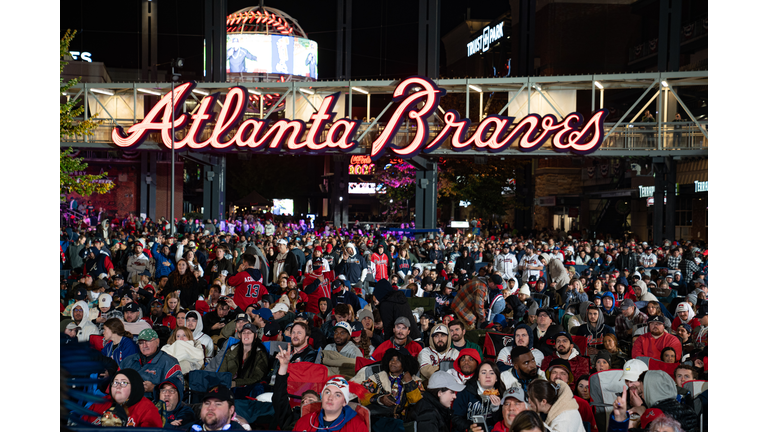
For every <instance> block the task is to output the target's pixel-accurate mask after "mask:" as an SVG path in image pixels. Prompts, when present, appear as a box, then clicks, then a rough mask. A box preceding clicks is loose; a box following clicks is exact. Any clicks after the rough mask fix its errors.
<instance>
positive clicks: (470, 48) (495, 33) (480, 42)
mask: <svg viewBox="0 0 768 432" xmlns="http://www.w3.org/2000/svg"><path fill="white" fill-rule="evenodd" d="M502 36H504V22H500V23H498V24H496V25H495V26H493V27H491V26H485V28H484V29H483V34H481V35H480V36H478V37H476V38H475V39H474V40H472V41H470V42H469V43H468V44H467V57H471V56H472V55H473V54H476V53H477V52H478V51H482V52H486V51H488V49H489V48H490V47H491V44H492V43H494V42H496V41H497V40H499V39H501V38H502Z"/></svg>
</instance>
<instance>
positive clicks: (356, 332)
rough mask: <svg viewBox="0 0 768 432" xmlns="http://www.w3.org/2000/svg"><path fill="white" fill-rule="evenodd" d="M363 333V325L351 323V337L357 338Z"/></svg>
mask: <svg viewBox="0 0 768 432" xmlns="http://www.w3.org/2000/svg"><path fill="white" fill-rule="evenodd" d="M362 333H363V323H361V322H360V321H355V322H353V323H352V337H358V336H360V335H362Z"/></svg>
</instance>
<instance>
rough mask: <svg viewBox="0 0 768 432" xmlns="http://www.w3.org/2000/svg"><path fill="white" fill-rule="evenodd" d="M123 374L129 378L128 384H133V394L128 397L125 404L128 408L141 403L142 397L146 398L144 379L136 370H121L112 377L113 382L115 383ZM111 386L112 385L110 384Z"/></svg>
mask: <svg viewBox="0 0 768 432" xmlns="http://www.w3.org/2000/svg"><path fill="white" fill-rule="evenodd" d="M120 374H123V375H125V377H126V378H128V382H130V383H131V394H130V396H128V400H127V401H126V402H125V405H126V406H133V405H136V404H137V403H139V401H140V400H141V398H142V397H144V379H143V378H142V377H141V375H139V373H138V372H137V371H136V370H134V369H120V371H118V372H117V374H115V375H114V376H113V377H112V382H113V383H114V382H115V377H117V375H120ZM110 384H111V383H110Z"/></svg>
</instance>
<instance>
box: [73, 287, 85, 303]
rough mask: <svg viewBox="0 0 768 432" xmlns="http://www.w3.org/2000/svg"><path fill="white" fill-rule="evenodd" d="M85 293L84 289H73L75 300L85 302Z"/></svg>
mask: <svg viewBox="0 0 768 432" xmlns="http://www.w3.org/2000/svg"><path fill="white" fill-rule="evenodd" d="M85 297H86V291H85V288H77V289H75V300H85Z"/></svg>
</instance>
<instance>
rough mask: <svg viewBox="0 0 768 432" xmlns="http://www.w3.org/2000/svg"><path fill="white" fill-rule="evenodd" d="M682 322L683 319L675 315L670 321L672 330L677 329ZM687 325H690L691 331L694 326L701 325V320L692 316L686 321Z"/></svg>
mask: <svg viewBox="0 0 768 432" xmlns="http://www.w3.org/2000/svg"><path fill="white" fill-rule="evenodd" d="M682 323H683V320H681V319H680V317H679V316H676V317H675V320H674V321H672V330H673V331H677V328H678V327H680V324H682ZM688 325H689V326H691V331H693V330H694V329H696V327H698V326H700V325H701V322H700V321H699V319H698V318H693V319H692V320H690V321H688Z"/></svg>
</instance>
